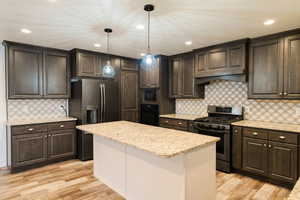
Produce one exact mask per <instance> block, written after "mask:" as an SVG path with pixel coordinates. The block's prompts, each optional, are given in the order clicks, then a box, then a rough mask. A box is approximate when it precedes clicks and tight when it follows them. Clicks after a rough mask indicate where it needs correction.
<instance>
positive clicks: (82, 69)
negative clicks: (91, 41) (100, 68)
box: [76, 52, 98, 77]
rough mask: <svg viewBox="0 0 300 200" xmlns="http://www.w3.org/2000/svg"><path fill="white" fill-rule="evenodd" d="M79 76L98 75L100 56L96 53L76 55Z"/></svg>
mask: <svg viewBox="0 0 300 200" xmlns="http://www.w3.org/2000/svg"><path fill="white" fill-rule="evenodd" d="M76 58H77V60H76V64H77V65H76V67H77V76H88V77H93V76H96V72H95V69H96V66H97V65H98V57H97V55H94V54H88V53H82V52H80V53H77V56H76Z"/></svg>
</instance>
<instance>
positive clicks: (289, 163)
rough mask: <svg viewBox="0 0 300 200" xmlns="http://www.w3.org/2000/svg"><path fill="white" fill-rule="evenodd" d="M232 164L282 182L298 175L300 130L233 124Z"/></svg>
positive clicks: (235, 167) (240, 168) (295, 179)
mask: <svg viewBox="0 0 300 200" xmlns="http://www.w3.org/2000/svg"><path fill="white" fill-rule="evenodd" d="M232 131H233V137H232V167H233V168H234V169H238V170H242V171H247V172H250V173H252V174H255V175H260V176H263V177H267V178H269V179H270V180H273V181H277V182H279V183H295V182H296V181H297V179H298V177H299V174H298V171H299V169H298V168H299V167H300V166H299V163H298V162H299V161H300V160H299V152H298V151H299V146H298V144H299V143H298V137H299V136H298V134H297V133H289V132H281V131H273V130H267V129H256V128H242V127H238V126H234V127H233V129H232Z"/></svg>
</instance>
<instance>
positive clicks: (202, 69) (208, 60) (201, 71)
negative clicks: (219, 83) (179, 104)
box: [194, 39, 248, 78]
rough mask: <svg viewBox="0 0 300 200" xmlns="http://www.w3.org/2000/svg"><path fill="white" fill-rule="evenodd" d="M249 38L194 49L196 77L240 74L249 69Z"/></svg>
mask: <svg viewBox="0 0 300 200" xmlns="http://www.w3.org/2000/svg"><path fill="white" fill-rule="evenodd" d="M247 44H248V39H242V40H238V41H233V42H228V43H224V44H219V45H215V46H210V47H205V48H201V49H197V50H194V56H195V77H197V78H206V77H211V76H223V75H239V74H245V73H246V71H247Z"/></svg>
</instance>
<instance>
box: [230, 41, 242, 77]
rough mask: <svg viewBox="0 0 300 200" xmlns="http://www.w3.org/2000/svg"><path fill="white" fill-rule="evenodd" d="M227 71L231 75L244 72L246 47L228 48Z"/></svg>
mask: <svg viewBox="0 0 300 200" xmlns="http://www.w3.org/2000/svg"><path fill="white" fill-rule="evenodd" d="M228 57H229V59H228V69H229V70H230V72H231V74H240V73H244V72H245V70H246V45H245V44H240V45H236V46H232V47H228Z"/></svg>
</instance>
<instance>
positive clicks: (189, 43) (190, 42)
mask: <svg viewBox="0 0 300 200" xmlns="http://www.w3.org/2000/svg"><path fill="white" fill-rule="evenodd" d="M191 44H193V42H192V41H186V42H185V45H191Z"/></svg>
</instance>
